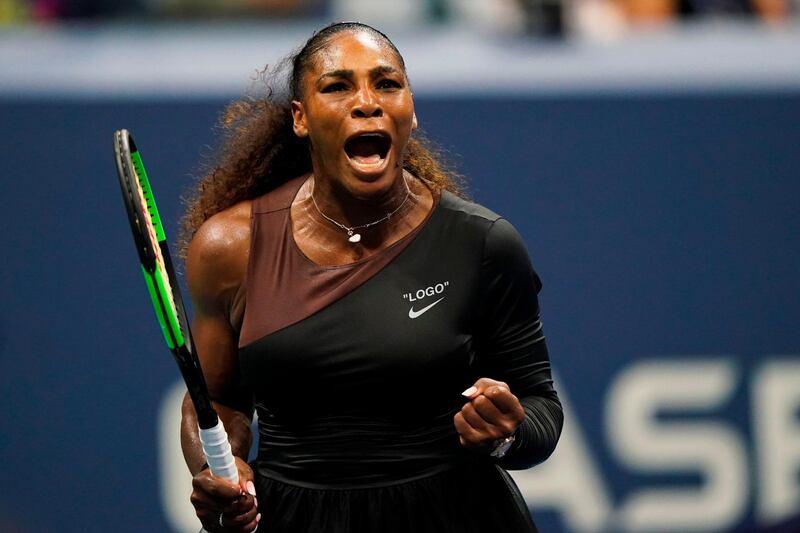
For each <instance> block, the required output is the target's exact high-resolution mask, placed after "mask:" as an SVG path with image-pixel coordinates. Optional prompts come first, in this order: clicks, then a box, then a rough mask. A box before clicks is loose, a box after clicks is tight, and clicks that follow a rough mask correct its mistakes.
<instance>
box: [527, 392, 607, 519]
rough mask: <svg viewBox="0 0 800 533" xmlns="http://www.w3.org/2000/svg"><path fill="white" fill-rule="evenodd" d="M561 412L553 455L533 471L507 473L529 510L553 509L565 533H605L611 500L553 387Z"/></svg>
mask: <svg viewBox="0 0 800 533" xmlns="http://www.w3.org/2000/svg"><path fill="white" fill-rule="evenodd" d="M556 390H557V391H558V398H559V399H560V400H561V405H562V407H563V408H564V429H563V430H562V432H561V439H560V440H559V441H558V446H557V447H556V451H555V452H553V455H552V456H550V458H549V459H548V460H547V461H545V462H544V463H542V464H540V465H539V466H537V467H536V468H532V469H530V470H524V471H519V472H511V475H512V476H513V477H514V481H516V482H517V485H519V489H520V491H521V492H522V493H523V494H524V495H525V499H526V500H527V502H528V503H529V504H530V505H531V506H533V507H548V508H556V509H558V510H559V512H560V513H561V515H562V519H563V520H564V524H566V525H567V526H568V529H569V531H574V532H576V533H592V532H596V531H605V524H606V521H607V520H608V516H609V514H610V512H611V500H610V498H609V495H608V490H607V489H606V486H605V484H604V483H603V478H602V475H601V472H598V471H597V469H596V467H595V462H594V460H593V458H592V455H591V451H590V450H589V448H588V447H587V441H586V438H585V437H584V435H583V433H582V432H581V429H580V426H579V425H578V420H577V418H576V415H575V412H574V410H573V409H572V408H571V404H570V402H569V399H568V398H567V392H566V389H565V388H564V387H562V386H561V384H560V383H557V384H556Z"/></svg>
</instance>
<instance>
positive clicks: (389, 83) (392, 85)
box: [378, 78, 402, 89]
mask: <svg viewBox="0 0 800 533" xmlns="http://www.w3.org/2000/svg"><path fill="white" fill-rule="evenodd" d="M400 87H402V85H400V82H398V81H395V80H392V79H389V78H384V79H382V80H381V81H379V82H378V89H399V88H400Z"/></svg>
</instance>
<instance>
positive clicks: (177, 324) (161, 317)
mask: <svg viewBox="0 0 800 533" xmlns="http://www.w3.org/2000/svg"><path fill="white" fill-rule="evenodd" d="M114 158H115V160H116V163H117V174H118V175H119V185H120V187H121V189H122V199H123V200H124V202H125V209H126V210H127V212H128V222H130V225H131V232H133V241H134V243H135V244H136V251H137V252H138V253H139V262H140V263H141V267H142V274H144V281H145V284H146V285H147V290H148V292H149V293H150V299H151V300H152V302H153V309H154V310H155V312H156V318H157V319H158V323H159V325H160V326H161V332H162V333H163V335H164V340H165V341H166V342H167V346H168V347H169V349H170V351H171V352H172V355H173V356H174V357H175V361H176V362H177V363H178V368H179V369H180V371H181V374H182V375H183V380H184V381H185V382H186V388H187V389H188V390H189V396H190V397H191V399H192V403H193V404H194V408H195V411H197V421H198V425H199V426H200V441H201V443H202V445H203V452H204V453H205V455H206V461H207V463H208V466H209V468H210V469H211V473H212V474H213V475H215V476H217V477H221V478H224V479H227V480H229V481H231V482H233V483H239V474H238V471H237V470H236V462H235V460H234V458H233V453H231V445H230V443H229V442H228V434H227V433H226V432H225V428H224V427H223V425H222V421H221V420H220V419H219V417H218V416H217V413H216V411H214V407H213V406H212V405H211V399H210V398H209V396H208V388H207V387H206V382H205V379H204V378H203V371H202V369H201V368H200V361H199V360H198V359H197V355H196V354H195V353H194V351H193V349H192V348H193V342H192V332H191V330H190V329H189V323H188V321H187V320H186V310H185V309H184V307H183V299H182V298H181V293H180V287H179V286H178V281H177V278H176V276H175V270H174V269H173V267H172V260H171V258H170V254H169V247H168V246H167V239H166V236H165V235H164V226H163V225H162V224H161V217H160V216H159V215H158V208H157V207H156V201H155V198H154V197H153V190H152V189H151V188H150V182H149V180H148V179H147V172H145V170H144V165H143V164H142V156H141V155H140V154H139V151H138V150H137V149H136V144H135V143H134V142H133V137H131V135H130V133H128V131H127V130H118V131H116V132H115V133H114Z"/></svg>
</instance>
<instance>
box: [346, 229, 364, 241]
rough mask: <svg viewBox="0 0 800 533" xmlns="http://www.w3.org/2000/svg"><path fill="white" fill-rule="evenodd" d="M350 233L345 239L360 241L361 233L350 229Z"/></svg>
mask: <svg viewBox="0 0 800 533" xmlns="http://www.w3.org/2000/svg"><path fill="white" fill-rule="evenodd" d="M348 235H350V236H349V237H348V238H347V240H348V241H350V242H359V241H361V234H360V233H353V232H352V231H351V232H349V233H348Z"/></svg>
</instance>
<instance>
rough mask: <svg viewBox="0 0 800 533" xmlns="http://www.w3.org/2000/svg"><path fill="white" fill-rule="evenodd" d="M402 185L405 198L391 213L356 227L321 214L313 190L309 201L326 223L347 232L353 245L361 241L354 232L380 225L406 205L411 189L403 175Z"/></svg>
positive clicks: (359, 236)
mask: <svg viewBox="0 0 800 533" xmlns="http://www.w3.org/2000/svg"><path fill="white" fill-rule="evenodd" d="M403 184H404V185H405V186H406V197H405V198H403V201H402V202H400V205H398V206H397V207H396V208H395V209H394V210H393V211H392V212H391V213H387V214H386V215H385V216H383V217H382V218H379V219H378V220H373V221H372V222H367V223H366V224H359V225H358V226H352V227H348V226H345V225H344V224H342V223H341V222H337V221H336V220H334V219H332V218H331V217H329V216H328V215H326V214H325V213H323V212H322V209H320V208H319V206H318V205H317V201H316V200H315V199H314V190H313V189H312V190H311V201H312V202H313V203H314V207H316V208H317V212H318V213H319V214H320V215H322V217H323V218H324V219H325V220H327V221H328V222H330V223H332V224H335V225H336V226H338V227H339V228H340V229H343V230H344V231H346V232H347V240H348V241H350V242H352V243H354V244H355V243H357V242H360V241H361V233H358V232H356V230H359V229H367V228H369V227H372V226H375V225H376V224H380V223H381V222H386V221H387V220H389V219H391V218H392V215H394V214H395V213H397V212H398V211H400V208H401V207H403V206H404V205H406V202H407V201H408V198H409V197H410V196H411V189H409V188H408V182H407V181H406V177H405V175H403Z"/></svg>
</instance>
